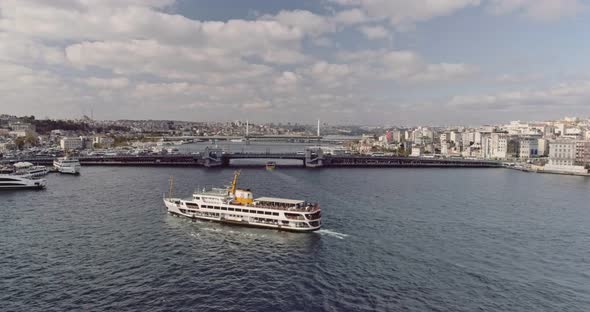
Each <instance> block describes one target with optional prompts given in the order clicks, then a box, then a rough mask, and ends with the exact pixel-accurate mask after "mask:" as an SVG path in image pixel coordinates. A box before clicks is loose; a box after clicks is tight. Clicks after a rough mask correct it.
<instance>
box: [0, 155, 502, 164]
mask: <svg viewBox="0 0 590 312" xmlns="http://www.w3.org/2000/svg"><path fill="white" fill-rule="evenodd" d="M79 159H80V163H81V164H82V165H83V166H85V165H86V166H100V165H103V166H109V165H117V166H207V167H209V166H211V167H214V166H229V165H230V160H232V159H296V160H302V161H303V163H304V164H305V165H313V166H317V167H376V166H381V167H480V168H481V167H501V163H500V162H496V161H487V160H466V159H436V158H417V157H383V156H381V157H371V156H358V155H345V156H332V155H324V156H322V157H320V158H317V156H315V155H314V156H312V158H311V159H307V158H306V156H305V155H301V154H297V153H233V154H223V155H220V156H219V158H211V157H210V156H205V155H192V154H182V155H146V156H101V157H88V156H85V157H80V158H79ZM4 161H5V162H10V163H14V162H17V161H28V162H32V163H34V164H40V165H49V166H51V165H52V164H53V158H48V157H31V158H22V159H12V160H4Z"/></svg>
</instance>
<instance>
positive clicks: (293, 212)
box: [164, 171, 322, 232]
mask: <svg viewBox="0 0 590 312" xmlns="http://www.w3.org/2000/svg"><path fill="white" fill-rule="evenodd" d="M239 175H240V172H239V171H236V172H235V175H234V179H233V182H232V184H231V186H230V187H227V188H213V189H210V190H202V191H195V192H194V193H193V196H192V197H190V198H187V199H182V198H176V197H172V193H173V179H172V178H170V192H169V194H168V197H166V196H164V205H166V208H167V210H168V213H170V214H172V215H175V216H181V217H186V218H189V219H194V220H195V219H198V220H205V221H214V222H220V223H228V224H236V225H242V226H254V227H261V228H271V229H278V230H285V231H294V232H310V231H316V230H319V229H320V227H321V225H322V220H321V215H322V213H321V209H320V205H319V204H317V203H310V202H307V201H304V200H297V199H286V198H275V197H259V198H254V197H253V196H252V192H251V191H250V190H248V189H239V188H238V187H237V183H238V176H239Z"/></svg>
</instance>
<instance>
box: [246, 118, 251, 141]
mask: <svg viewBox="0 0 590 312" xmlns="http://www.w3.org/2000/svg"><path fill="white" fill-rule="evenodd" d="M249 127H250V123H249V122H248V120H246V138H247V137H248V128H249Z"/></svg>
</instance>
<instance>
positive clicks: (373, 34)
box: [359, 26, 389, 40]
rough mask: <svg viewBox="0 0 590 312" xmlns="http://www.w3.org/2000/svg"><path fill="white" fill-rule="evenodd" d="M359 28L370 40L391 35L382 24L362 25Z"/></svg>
mask: <svg viewBox="0 0 590 312" xmlns="http://www.w3.org/2000/svg"><path fill="white" fill-rule="evenodd" d="M359 30H360V31H361V32H362V33H363V34H364V35H365V36H366V37H367V38H368V39H370V40H374V39H383V38H387V37H389V32H388V31H387V29H385V27H382V26H361V27H360V28H359Z"/></svg>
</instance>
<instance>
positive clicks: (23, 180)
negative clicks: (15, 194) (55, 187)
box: [0, 174, 47, 190]
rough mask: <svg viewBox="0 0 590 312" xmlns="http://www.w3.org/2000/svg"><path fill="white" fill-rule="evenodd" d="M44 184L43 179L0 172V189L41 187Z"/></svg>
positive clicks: (43, 186)
mask: <svg viewBox="0 0 590 312" xmlns="http://www.w3.org/2000/svg"><path fill="white" fill-rule="evenodd" d="M46 184H47V182H46V180H45V179H31V178H27V177H22V176H17V175H12V174H0V190H18V189H43V188H45V185H46Z"/></svg>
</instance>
